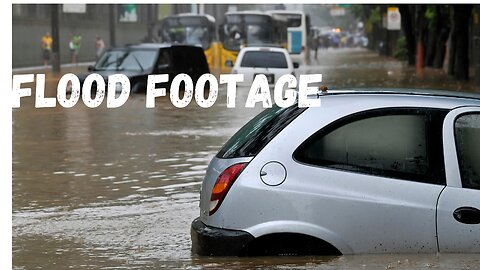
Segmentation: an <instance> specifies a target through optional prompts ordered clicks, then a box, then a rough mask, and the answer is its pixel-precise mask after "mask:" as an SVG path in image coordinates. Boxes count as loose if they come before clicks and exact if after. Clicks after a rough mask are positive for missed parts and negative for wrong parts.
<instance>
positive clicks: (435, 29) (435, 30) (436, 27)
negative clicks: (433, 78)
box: [425, 5, 441, 67]
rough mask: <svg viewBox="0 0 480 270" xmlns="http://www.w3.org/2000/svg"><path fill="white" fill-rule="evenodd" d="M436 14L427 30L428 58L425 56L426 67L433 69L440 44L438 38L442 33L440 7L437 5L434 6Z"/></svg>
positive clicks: (426, 49)
mask: <svg viewBox="0 0 480 270" xmlns="http://www.w3.org/2000/svg"><path fill="white" fill-rule="evenodd" d="M434 12H435V17H434V18H433V21H431V22H429V25H428V28H427V32H426V34H427V38H426V40H427V43H426V48H425V51H426V56H425V66H427V67H432V66H433V60H434V58H435V54H436V50H437V46H436V45H437V42H438V37H439V33H440V23H441V22H440V21H439V19H440V6H439V5H435V6H434Z"/></svg>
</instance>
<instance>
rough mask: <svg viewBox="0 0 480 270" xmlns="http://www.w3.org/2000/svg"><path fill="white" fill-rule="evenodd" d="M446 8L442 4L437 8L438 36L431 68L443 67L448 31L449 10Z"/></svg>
mask: <svg viewBox="0 0 480 270" xmlns="http://www.w3.org/2000/svg"><path fill="white" fill-rule="evenodd" d="M448 11H449V10H448V8H445V7H444V6H442V7H440V8H439V9H438V14H437V18H438V20H437V23H438V29H439V31H438V37H437V41H436V48H435V57H434V59H433V65H432V66H433V68H443V63H444V62H445V54H446V52H447V51H446V43H447V41H448V33H449V32H450V25H449V23H448V21H449V12H448Z"/></svg>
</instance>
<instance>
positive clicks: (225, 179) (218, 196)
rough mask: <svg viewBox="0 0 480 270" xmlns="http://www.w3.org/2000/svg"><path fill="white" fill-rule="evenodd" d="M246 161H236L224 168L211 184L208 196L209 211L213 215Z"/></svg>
mask: <svg viewBox="0 0 480 270" xmlns="http://www.w3.org/2000/svg"><path fill="white" fill-rule="evenodd" d="M246 165H247V163H237V164H234V165H232V166H230V167H228V168H227V169H225V170H224V171H223V172H222V173H221V174H220V175H219V176H218V178H217V181H216V182H215V185H214V186H213V190H212V196H211V197H210V212H209V215H210V216H211V215H213V214H214V213H215V212H216V211H217V210H218V208H219V207H220V205H221V204H222V202H223V199H225V196H226V195H227V192H228V190H229V189H230V187H231V186H232V185H233V182H235V180H236V179H237V177H238V176H239V175H240V173H241V172H242V170H243V169H244V168H245V166H246Z"/></svg>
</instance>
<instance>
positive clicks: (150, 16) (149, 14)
mask: <svg viewBox="0 0 480 270" xmlns="http://www.w3.org/2000/svg"><path fill="white" fill-rule="evenodd" d="M155 10H156V6H155V4H147V36H148V37H147V39H148V42H153V28H154V26H155V23H154V16H155V15H154V14H153V12H154V11H155Z"/></svg>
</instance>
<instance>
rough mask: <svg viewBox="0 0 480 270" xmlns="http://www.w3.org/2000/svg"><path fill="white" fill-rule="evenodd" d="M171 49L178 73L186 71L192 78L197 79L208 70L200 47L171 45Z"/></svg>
mask: <svg viewBox="0 0 480 270" xmlns="http://www.w3.org/2000/svg"><path fill="white" fill-rule="evenodd" d="M171 50H172V58H173V63H174V64H175V69H176V71H177V72H178V73H187V74H188V75H190V76H191V77H192V79H198V77H200V76H201V75H203V74H205V73H209V72H210V70H209V68H208V63H207V60H206V59H205V54H204V53H203V49H202V48H201V47H192V46H173V47H172V49H171ZM192 63H195V64H192ZM194 81H195V80H194Z"/></svg>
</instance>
